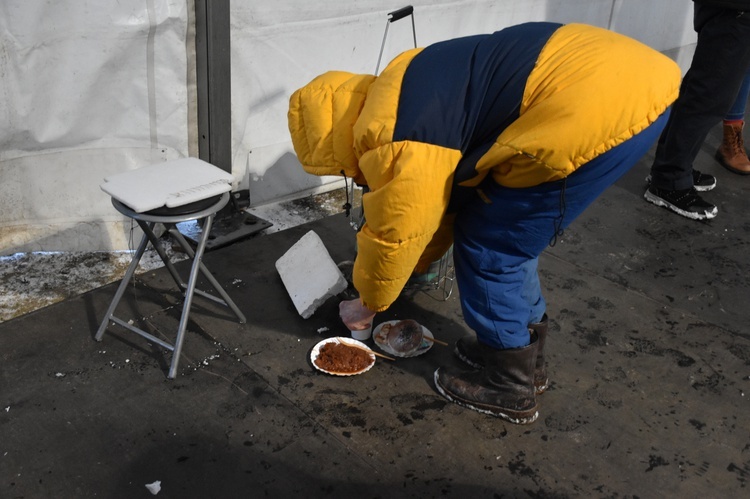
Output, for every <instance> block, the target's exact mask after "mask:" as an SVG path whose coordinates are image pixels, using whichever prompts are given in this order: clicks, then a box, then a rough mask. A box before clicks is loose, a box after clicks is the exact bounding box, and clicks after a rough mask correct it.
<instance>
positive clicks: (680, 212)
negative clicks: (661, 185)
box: [643, 191, 719, 220]
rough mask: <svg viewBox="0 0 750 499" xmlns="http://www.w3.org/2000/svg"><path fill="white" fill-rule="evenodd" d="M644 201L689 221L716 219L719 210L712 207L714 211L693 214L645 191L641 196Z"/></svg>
mask: <svg viewBox="0 0 750 499" xmlns="http://www.w3.org/2000/svg"><path fill="white" fill-rule="evenodd" d="M643 197H644V199H645V200H646V201H648V202H649V203H653V204H655V205H656V206H662V207H664V208H666V209H668V210H670V211H673V212H675V213H677V214H678V215H682V216H683V217H685V218H689V219H691V220H708V219H711V218H714V217H716V215H717V213H719V210H718V209H717V208H716V207H715V206H714V209H713V210H711V211H704V212H703V213H695V212H692V211H685V210H683V209H681V208H678V207H677V206H675V205H673V204H672V203H670V202H668V201H664V200H663V199H662V198H660V197H659V196H656V195H654V194H651V191H646V193H645V194H644V195H643Z"/></svg>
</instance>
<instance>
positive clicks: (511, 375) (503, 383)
mask: <svg viewBox="0 0 750 499" xmlns="http://www.w3.org/2000/svg"><path fill="white" fill-rule="evenodd" d="M531 341H532V342H531V344H530V345H528V346H526V347H523V348H510V349H506V350H495V349H494V348H490V347H487V346H484V345H481V346H480V347H479V348H480V350H481V351H482V360H483V363H484V366H485V367H484V368H482V369H477V370H472V371H461V370H456V369H451V368H442V367H441V368H439V369H437V370H436V371H435V387H436V388H437V390H438V391H439V392H440V393H441V394H442V395H443V396H444V397H445V398H447V399H448V400H450V401H451V402H455V403H457V404H458V405H462V406H464V407H468V408H469V409H474V410H475V411H479V412H483V413H485V414H490V415H492V416H497V417H501V418H503V419H505V420H507V421H510V422H511V423H515V424H529V423H533V422H534V421H535V420H536V418H537V417H538V416H539V412H538V411H537V405H536V394H535V390H534V365H535V363H536V356H537V346H538V344H539V340H538V339H537V336H536V334H532V335H531Z"/></svg>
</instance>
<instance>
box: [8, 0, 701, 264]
mask: <svg viewBox="0 0 750 499" xmlns="http://www.w3.org/2000/svg"><path fill="white" fill-rule="evenodd" d="M123 4H125V5H123ZM407 4H408V3H407V2H403V1H394V0H383V1H380V2H372V1H366V0H326V1H324V2H307V1H305V0H275V1H270V0H269V1H264V2H261V1H253V2H241V1H234V2H232V3H231V6H230V8H231V11H230V13H231V16H230V18H231V32H230V35H231V43H232V49H231V59H232V82H231V83H232V155H233V166H232V173H233V175H234V176H235V179H236V186H235V187H236V188H237V189H249V191H250V200H251V205H252V206H258V205H262V204H264V203H268V202H272V201H278V200H281V199H286V198H290V197H298V196H302V195H306V194H309V193H313V192H320V191H324V190H328V189H331V188H336V187H338V186H341V185H343V183H342V181H341V179H338V178H335V177H325V178H318V177H313V176H310V175H307V174H306V173H304V172H303V171H302V169H301V168H300V166H299V163H298V162H297V160H296V157H295V155H294V152H293V149H292V147H291V143H290V140H289V136H288V131H287V123H286V112H287V104H288V99H289V96H290V95H291V93H292V92H293V91H294V90H295V89H296V88H298V87H300V86H302V85H304V84H305V83H307V82H308V81H309V80H310V79H312V78H313V77H315V76H316V75H318V74H320V73H322V72H324V71H327V70H330V69H338V70H345V71H351V72H356V73H372V72H374V71H375V69H376V65H377V63H378V54H379V52H380V49H381V43H382V41H383V35H384V31H385V28H386V24H387V13H388V12H391V11H394V10H397V9H399V8H401V7H404V6H405V5H407ZM411 5H413V6H414V23H415V26H416V36H417V42H418V44H419V45H420V46H424V45H427V44H429V43H433V42H436V41H440V40H444V39H448V38H452V37H456V36H463V35H470V34H475V33H482V32H492V31H495V30H497V29H501V28H503V27H505V26H509V25H512V24H517V23H521V22H525V21H543V20H548V21H557V22H584V23H589V24H593V25H597V26H602V27H606V28H610V29H612V30H614V31H617V32H620V33H623V34H626V35H629V36H632V37H634V38H636V39H638V40H641V41H642V42H644V43H646V44H647V45H650V46H651V47H653V48H655V49H657V50H661V51H668V50H670V51H672V54H671V55H673V56H675V57H676V58H677V59H678V62H680V63H681V65H682V66H683V68H685V67H686V65H687V64H688V63H689V61H684V60H680V57H681V53H682V52H681V51H680V50H676V49H678V48H679V47H688V48H689V47H690V46H691V45H692V44H693V43H694V42H695V34H694V33H693V31H692V26H691V19H692V4H691V3H690V2H689V1H688V0H660V1H659V2H654V1H653V0H462V1H449V0H419V1H414V2H411ZM192 23H193V2H192V0H187V1H185V0H182V1H179V0H172V1H167V0H145V1H135V0H131V1H130V2H117V1H115V0H96V1H94V0H56V1H55V2H51V1H50V2H39V1H31V2H29V1H25V0H4V1H3V2H0V42H1V43H2V47H1V49H0V88H1V89H2V94H0V95H2V97H3V98H2V100H0V230H1V231H2V233H1V234H0V254H9V253H13V252H16V251H37V250H45V251H51V250H68V251H77V250H110V249H123V248H126V247H127V246H128V241H127V229H128V227H126V226H125V225H126V224H124V223H123V220H122V217H121V216H119V215H118V214H117V212H115V210H114V209H113V208H112V206H111V204H110V202H109V198H108V197H107V196H106V195H105V194H104V193H102V192H101V190H100V189H99V184H100V183H101V180H102V178H103V177H105V176H106V175H109V174H111V173H114V172H119V171H124V170H127V169H132V168H137V167H140V166H144V165H146V164H149V163H152V162H156V161H162V160H166V159H173V158H177V157H184V156H196V155H197V150H196V149H197V145H196V144H197V140H196V137H197V136H196V135H195V134H196V131H195V128H196V126H195V123H196V121H195V120H196V118H195V105H196V104H195V95H196V92H195V86H194V77H193V76H191V75H192V74H193V72H194V69H193V66H194V62H193V57H194V55H193V51H194V49H193V41H192V37H193V28H192ZM388 29H389V31H388V37H387V39H386V43H385V46H384V53H383V57H382V61H381V63H380V69H381V70H382V69H383V67H384V66H385V65H386V64H387V62H388V61H389V60H390V59H391V58H392V57H394V56H395V55H397V54H398V53H399V52H401V51H402V50H405V49H408V48H411V47H412V46H413V38H412V25H411V19H410V18H405V19H403V20H401V21H398V22H395V23H391V24H390V25H389V28H388ZM686 53H689V50H688V51H687V52H686Z"/></svg>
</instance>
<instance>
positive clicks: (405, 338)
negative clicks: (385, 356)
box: [380, 319, 424, 353]
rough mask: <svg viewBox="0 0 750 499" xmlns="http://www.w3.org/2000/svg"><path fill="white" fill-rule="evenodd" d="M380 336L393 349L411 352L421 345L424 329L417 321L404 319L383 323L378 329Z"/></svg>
mask: <svg viewBox="0 0 750 499" xmlns="http://www.w3.org/2000/svg"><path fill="white" fill-rule="evenodd" d="M380 337H381V338H382V339H384V342H385V343H387V344H388V346H390V347H391V348H392V349H393V350H394V351H396V352H399V353H411V352H413V351H415V350H417V349H418V348H419V347H420V346H422V338H423V337H424V331H423V329H422V326H421V325H420V324H419V323H418V322H417V321H414V320H411V319H404V320H402V321H398V322H396V323H395V324H384V325H383V327H382V328H381V330H380Z"/></svg>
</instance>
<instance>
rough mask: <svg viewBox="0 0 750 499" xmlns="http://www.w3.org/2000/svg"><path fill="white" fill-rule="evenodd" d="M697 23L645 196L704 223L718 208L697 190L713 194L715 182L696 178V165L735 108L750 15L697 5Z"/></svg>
mask: <svg viewBox="0 0 750 499" xmlns="http://www.w3.org/2000/svg"><path fill="white" fill-rule="evenodd" d="M694 25H695V29H696V31H697V32H698V44H697V45H696V49H695V54H694V56H693V61H692V64H691V66H690V69H689V70H688V72H687V74H686V75H685V78H684V79H683V81H682V85H681V87H680V97H679V98H678V100H677V101H676V102H675V104H674V106H673V108H672V114H671V117H670V119H669V122H668V123H667V126H666V128H665V129H664V132H663V133H662V135H661V137H660V138H659V142H658V146H657V149H656V158H655V160H654V163H653V165H652V167H651V186H650V188H649V191H647V192H646V196H645V197H646V199H648V200H649V201H651V202H654V203H655V204H659V205H661V206H666V207H667V208H669V209H672V210H673V211H676V212H677V213H679V214H681V215H683V216H686V217H689V218H695V219H705V218H713V216H715V215H716V212H717V210H716V207H715V206H713V205H711V204H710V203H707V202H705V201H703V200H702V199H701V198H700V197H699V196H698V195H697V194H696V193H695V190H694V187H695V188H697V189H699V190H710V189H711V188H712V187H713V186H714V185H715V179H713V178H712V177H711V176H709V175H701V174H698V173H695V174H694V173H693V161H694V160H695V158H696V156H697V155H698V151H699V150H700V148H701V145H702V144H703V141H705V139H706V136H707V135H708V132H709V131H710V130H711V128H712V127H713V126H715V125H716V124H717V123H719V122H720V121H721V120H722V118H723V117H724V115H725V114H726V113H727V111H729V108H730V107H731V106H732V103H733V102H734V100H735V98H736V97H737V92H738V91H739V88H740V86H741V84H742V80H743V78H744V76H745V73H746V72H747V69H748V67H749V66H750V12H746V13H743V12H738V11H735V10H728V9H721V8H716V7H707V6H704V5H701V4H698V3H696V4H695V16H694ZM694 176H695V177H698V178H697V179H696V180H697V182H696V183H695V185H694ZM670 195H671V196H670ZM662 201H663V202H662Z"/></svg>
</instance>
